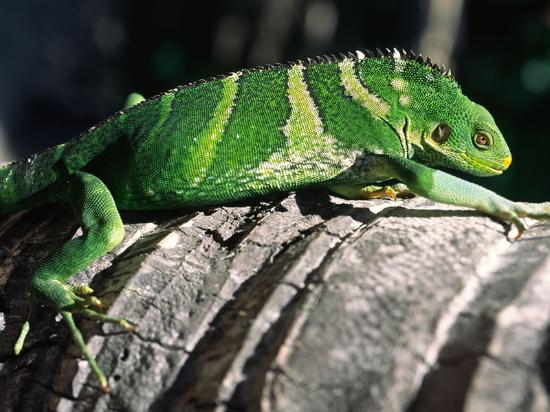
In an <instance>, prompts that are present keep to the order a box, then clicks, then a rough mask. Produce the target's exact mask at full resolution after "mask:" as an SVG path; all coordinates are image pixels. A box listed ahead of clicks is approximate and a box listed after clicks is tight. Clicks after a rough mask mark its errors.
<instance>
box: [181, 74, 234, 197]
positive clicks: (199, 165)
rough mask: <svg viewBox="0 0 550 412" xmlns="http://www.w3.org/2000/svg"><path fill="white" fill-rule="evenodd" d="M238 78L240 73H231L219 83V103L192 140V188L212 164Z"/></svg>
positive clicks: (189, 178)
mask: <svg viewBox="0 0 550 412" xmlns="http://www.w3.org/2000/svg"><path fill="white" fill-rule="evenodd" d="M239 76H240V72H239V73H233V74H231V75H230V76H228V77H226V78H225V79H223V80H222V81H221V82H222V96H221V99H220V102H219V103H218V105H217V106H216V109H215V110H214V114H213V115H212V118H211V119H210V121H209V122H208V125H207V126H206V128H205V129H204V130H203V131H202V132H201V133H200V134H199V135H198V136H197V137H196V138H195V139H194V140H195V143H194V145H193V151H192V154H191V156H190V158H189V160H188V163H187V173H188V181H189V182H190V183H191V184H192V186H194V187H197V186H199V185H200V183H201V182H202V181H203V180H204V178H205V177H206V173H207V172H208V169H209V168H210V166H211V165H212V163H213V162H214V157H215V156H216V146H217V144H218V143H219V141H220V139H221V138H222V136H223V131H224V130H225V126H226V125H227V122H228V121H229V117H230V116H231V113H232V112H233V108H234V107H235V97H236V96H237V88H238V85H237V80H238V78H239Z"/></svg>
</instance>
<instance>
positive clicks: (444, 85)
mask: <svg viewBox="0 0 550 412" xmlns="http://www.w3.org/2000/svg"><path fill="white" fill-rule="evenodd" d="M510 162H511V155H510V151H509V149H508V147H507V145H506V142H505V141H504V138H503V137H502V134H501V132H500V131H499V129H498V127H497V126H496V124H495V122H494V120H493V118H492V117H491V115H490V114H489V112H488V111H487V110H486V109H485V108H483V107H482V106H480V105H478V104H476V103H474V102H472V101H470V100H469V99H468V98H467V97H466V96H464V95H463V94H462V92H461V89H460V87H459V85H458V84H457V82H456V81H455V80H454V78H453V77H452V75H451V74H450V72H447V71H445V70H444V69H443V68H441V67H439V66H436V65H434V64H433V63H431V62H430V61H429V60H426V59H424V58H422V57H416V56H415V55H414V54H412V53H405V52H398V51H397V50H395V51H393V52H389V51H388V52H377V53H371V52H359V51H358V52H356V53H355V54H347V55H341V56H340V57H335V56H331V57H321V58H316V59H314V60H313V59H309V60H308V61H307V62H302V61H298V62H296V63H289V64H286V65H275V66H268V67H263V68H259V69H253V70H242V71H239V72H237V73H232V74H230V75H227V76H222V77H218V78H213V79H211V80H209V81H200V82H196V83H192V84H189V85H186V86H182V87H178V88H176V89H173V90H170V91H168V92H166V93H163V94H160V95H157V96H155V97H152V98H150V99H148V100H145V99H143V98H142V97H141V96H139V95H131V97H130V98H129V99H128V102H127V107H126V108H125V109H124V110H122V111H120V112H118V113H116V114H115V115H113V116H111V117H110V118H108V119H107V120H105V121H103V122H102V123H100V124H98V125H97V126H95V127H92V128H90V129H89V130H88V131H86V132H84V133H82V134H81V135H80V136H78V137H77V138H75V139H73V140H71V141H69V142H67V143H65V144H62V145H59V146H56V147H53V148H50V149H47V150H46V151H44V152H42V153H39V154H37V155H34V156H32V157H31V158H29V159H26V160H23V161H19V162H15V163H13V164H11V165H8V166H5V167H3V168H0V213H6V212H10V211H14V210H18V209H21V208H29V207H33V206H37V205H40V204H45V203H53V202H63V203H68V204H69V205H70V206H71V208H72V210H73V211H74V213H75V215H76V216H77V218H78V219H79V221H80V224H81V226H82V228H83V235H82V236H80V237H77V238H75V239H72V240H70V241H69V242H67V243H65V244H64V245H62V246H61V247H60V248H59V249H57V250H55V251H54V252H52V254H51V255H49V256H48V257H47V258H46V259H44V260H43V261H42V262H41V263H40V264H39V265H38V267H37V268H36V270H35V272H34V273H33V274H32V276H31V280H30V291H31V306H30V310H29V319H28V320H27V322H25V324H24V325H23V328H22V332H21V335H20V337H19V339H18V340H17V342H16V345H15V352H16V353H19V351H21V349H22V347H23V343H24V340H25V336H26V334H27V332H28V330H29V328H30V326H31V324H32V322H33V319H34V316H35V315H36V309H37V305H38V303H39V302H40V303H46V304H49V305H53V306H54V307H55V308H57V310H58V311H59V312H60V313H61V315H62V317H63V318H64V319H65V321H66V322H67V324H68V326H69V328H70V330H71V333H72V335H73V338H74V339H75V341H76V343H77V345H78V346H79V347H80V349H81V350H82V352H83V353H84V356H85V357H86V359H87V360H88V361H89V362H90V365H91V367H92V370H93V371H94V373H95V374H96V375H97V376H98V378H99V381H100V384H101V386H102V388H103V389H104V390H107V381H106V378H105V376H104V375H103V374H102V372H101V370H100V369H99V367H98V366H97V364H96V362H95V360H94V358H93V357H92V356H91V355H90V354H89V352H88V349H87V347H86V345H85V344H84V342H83V339H82V336H81V334H80V332H79V330H78V328H77V327H76V325H75V323H74V320H73V317H72V314H73V313H81V314H83V315H85V316H88V317H91V318H93V319H98V320H101V321H105V322H115V323H118V324H120V325H121V326H123V327H125V328H126V329H130V325H128V323H127V322H125V321H124V320H118V319H112V318H109V317H107V316H105V315H103V314H101V313H99V312H97V311H95V310H94V309H92V307H94V306H98V305H99V301H98V300H97V299H96V298H93V297H91V292H92V291H91V289H90V288H89V287H88V286H87V285H82V286H67V285H66V284H65V282H66V281H67V280H68V279H69V278H70V277H72V276H73V275H74V274H76V273H77V272H79V271H80V270H82V269H83V268H85V267H86V266H87V265H89V264H90V263H91V262H92V261H94V260H95V259H97V258H98V257H100V256H102V255H103V254H105V253H107V252H108V251H109V250H111V249H113V248H114V247H115V246H116V245H117V244H118V243H120V241H121V240H122V239H123V237H124V228H123V224H122V221H121V218H120V216H119V212H118V211H119V210H156V209H169V208H181V207H199V206H205V205H215V204H223V203H227V202H231V201H235V200H239V199H245V198H253V197H258V196H262V195H266V194H270V193H274V192H285V191H291V190H296V189H300V188H304V187H320V188H328V189H330V190H332V191H334V192H336V193H339V194H341V195H344V196H347V197H355V198H369V197H380V196H395V195H396V192H395V190H394V189H392V188H391V187H386V186H385V182H387V181H389V180H392V179H396V180H398V181H399V182H400V183H401V184H400V185H399V186H395V188H396V189H397V193H399V192H403V191H410V192H412V193H414V194H418V195H422V196H425V197H427V198H430V199H432V200H435V201H440V202H444V203H449V204H455V205H460V206H467V207H471V208H475V209H477V210H480V211H482V212H484V213H487V214H490V215H493V216H496V217H498V218H500V219H503V220H506V221H509V222H512V223H513V224H515V225H516V226H517V227H518V230H519V231H520V232H521V230H523V225H522V223H521V221H520V219H519V218H520V217H525V216H529V217H534V218H540V219H547V218H550V205H549V204H548V203H543V204H527V203H514V202H511V201H509V200H507V199H505V198H503V197H501V196H499V195H497V194H495V193H493V192H491V191H489V190H487V189H484V188H482V187H480V186H478V185H475V184H473V183H469V182H467V181H465V180H462V179H459V178H457V177H454V176H452V175H450V174H448V173H446V172H443V171H441V170H438V168H441V167H443V168H446V169H455V170H460V171H463V172H467V173H470V174H473V175H480V176H489V175H497V174H500V173H502V171H504V170H505V169H506V168H507V167H508V166H509V165H510ZM403 185H405V186H403Z"/></svg>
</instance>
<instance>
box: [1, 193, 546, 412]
mask: <svg viewBox="0 0 550 412" xmlns="http://www.w3.org/2000/svg"><path fill="white" fill-rule="evenodd" d="M124 218H125V220H126V221H129V222H131V223H128V224H127V225H126V230H127V236H126V239H125V241H124V243H123V244H122V245H121V246H120V247H119V248H118V249H117V250H116V251H115V252H114V253H112V254H110V255H109V256H107V257H105V258H104V259H102V260H101V261H100V262H98V263H97V264H96V265H94V267H93V268H91V269H90V270H88V271H87V272H86V273H83V274H81V275H79V279H78V280H79V281H84V280H88V279H91V278H92V277H93V281H92V286H93V287H94V288H95V289H96V291H97V292H98V295H99V296H100V297H101V298H102V299H103V300H104V301H105V302H106V303H107V304H108V307H109V309H108V312H109V313H110V314H111V315H113V316H117V317H125V318H127V319H128V320H129V321H131V322H132V323H134V324H135V325H136V332H135V333H134V334H132V335H128V334H126V333H122V332H120V331H119V330H118V329H117V328H116V327H112V326H110V325H105V326H101V325H98V324H96V323H94V322H92V321H87V320H81V321H80V323H79V324H80V325H81V327H82V329H83V330H84V331H85V334H86V335H87V340H88V344H89V346H90V348H91V350H92V352H93V353H95V354H97V359H98V362H99V364H100V365H101V366H102V368H103V369H104V371H105V373H106V374H107V375H108V376H109V385H110V387H111V393H110V395H102V394H101V392H100V391H99V390H98V389H97V382H96V380H95V378H94V376H93V375H91V374H90V369H89V367H88V365H87V363H86V362H85V361H83V360H82V359H81V357H80V354H79V353H78V351H77V350H76V348H75V347H74V345H73V344H72V342H71V340H70V338H69V336H68V332H67V330H66V328H65V326H64V325H63V324H62V323H61V322H58V323H56V321H55V317H54V314H53V313H52V312H51V311H48V310H46V309H45V310H44V313H45V315H47V316H43V317H42V318H41V320H40V321H39V322H38V324H37V325H36V327H35V328H34V329H33V331H32V332H31V334H30V337H29V339H28V341H27V344H26V346H25V351H24V353H23V354H22V355H21V356H20V357H17V358H16V357H13V356H11V355H10V348H11V346H12V345H13V343H14V341H15V338H16V335H17V333H18V330H19V327H20V326H21V323H22V321H23V320H24V317H25V313H26V308H27V307H26V292H25V282H26V279H27V278H28V275H29V273H30V271H31V270H32V267H33V265H34V264H35V263H36V261H37V260H38V259H40V258H41V257H42V256H44V255H45V254H46V253H47V252H48V251H49V250H51V248H52V247H53V246H55V244H57V243H59V242H60V241H62V240H64V239H67V238H68V237H70V236H71V235H72V232H73V231H74V228H75V222H74V220H73V219H72V217H71V214H70V212H68V211H67V210H66V209H62V208H54V209H45V208H42V209H39V210H34V211H27V212H20V213H19V214H15V215H12V216H10V217H8V218H5V219H4V221H3V222H2V223H1V224H0V245H2V248H1V250H0V253H1V254H2V255H1V256H2V257H1V262H2V264H1V266H0V290H1V292H0V410H2V411H42V410H59V411H107V410H117V411H145V410H153V411H167V410H183V411H195V410H200V411H210V410H219V411H223V410H235V411H239V410H245V411H258V410H262V411H285V412H288V411H316V412H321V411H377V410H383V411H409V412H412V411H442V410H445V411H458V410H466V411H499V412H500V411H519V410H522V411H544V410H548V409H549V408H550V406H549V405H550V404H549V400H548V393H549V389H550V358H549V357H548V351H549V342H550V340H549V334H548V332H549V330H550V260H549V257H550V225H549V224H537V225H535V226H533V227H531V228H530V230H528V231H527V232H526V233H525V234H524V236H523V237H522V238H521V239H520V240H519V241H515V242H510V241H508V240H507V238H506V230H507V228H506V227H505V226H504V225H502V224H501V223H499V222H497V221H494V220H492V219H490V218H488V217H485V216H482V215H480V214H478V213H476V212H473V211H469V210H464V209H460V208H456V207H449V206H444V205H439V204H438V205H434V204H432V203H430V202H428V201H426V200H424V199H420V198H417V199H411V200H406V201H402V202H401V201H400V202H397V203H392V202H389V201H347V200H342V199H338V198H334V197H329V196H328V195H326V194H314V193H301V194H297V195H291V196H289V197H281V198H277V199H272V200H269V201H265V202H254V203H249V204H241V205H236V206H231V207H220V208H214V209H211V210H207V211H201V212H193V213H190V214H189V213H188V214H183V213H181V212H179V213H170V214H168V213H155V214H149V215H136V214H126V215H125V216H124Z"/></svg>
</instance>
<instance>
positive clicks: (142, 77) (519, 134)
mask: <svg viewBox="0 0 550 412" xmlns="http://www.w3.org/2000/svg"><path fill="white" fill-rule="evenodd" d="M0 34H1V36H0V44H1V57H0V158H2V160H11V159H15V158H20V157H23V156H26V155H28V154H30V153H32V152H35V151H37V150H40V149H43V148H45V147H47V146H51V145H53V144H56V143H60V142H63V141H65V140H67V139H70V138H72V137H74V136H75V135H77V134H78V133H80V132H81V131H83V130H85V129H86V128H88V127H89V126H91V125H93V124H94V123H96V122H98V121H99V120H101V119H103V118H105V117H106V116H108V115H110V114H111V113H113V112H114V111H116V110H118V109H119V108H121V106H122V104H123V102H124V99H125V97H126V96H127V95H128V94H129V93H130V92H132V91H138V92H140V93H143V94H144V95H145V96H150V95H152V94H156V93H158V92H160V91H163V90H165V89H168V88H172V87H174V86H176V85H179V84H183V83H186V82H189V81H192V80H196V79H198V78H205V77H209V76H212V75H215V74H220V73H224V72H228V71H232V70H236V69H239V68H242V67H250V66H254V65H258V64H265V63H273V62H280V61H287V60H291V59H297V58H302V57H307V56H314V55H317V54H325V53H334V52H339V51H350V50H355V49H358V48H376V47H380V48H385V47H389V48H393V47H399V48H405V49H413V50H415V51H420V52H422V53H423V54H424V55H428V56H430V57H432V59H433V60H435V61H437V62H439V63H445V64H446V65H448V66H450V67H451V68H452V69H453V72H454V74H455V76H456V77H457V79H458V80H459V82H460V83H461V85H462V87H463V90H464V92H465V94H467V95H468V96H469V97H470V98H472V99H473V100H476V101H478V102H480V103H481V104H483V105H485V106H486V107H487V108H488V109H489V110H490V111H491V112H492V113H493V115H494V116H495V118H496V119H497V122H498V123H499V125H500V127H501V129H502V131H503V132H504V134H505V136H506V138H507V141H508V143H509V145H510V147H511V149H512V153H513V154H514V162H513V164H512V166H511V169H510V170H509V171H507V172H506V173H505V174H504V175H502V176H499V177H494V178H490V179H480V180H477V181H478V182H481V183H482V184H483V185H484V186H486V187H490V188H492V189H494V190H496V191H498V192H499V193H500V194H502V195H505V196H507V197H510V198H512V199H515V200H530V201H542V200H550V183H549V176H550V173H549V171H550V113H549V109H550V2H548V1H535V0H485V1H474V0H470V1H467V0H403V1H397V0H385V1H375V0H372V1H370V0H363V1H336V0H232V1H225V2H222V1H219V2H216V1H209V2H205V1H203V2H190V1H189V2H184V1H168V0H156V1H154V2H136V1H135V0H134V1H131V0H118V1H116V2H115V1H107V0H81V1H76V0H57V1H44V0H42V1H41V0H25V1H20V2H2V4H1V5H0Z"/></svg>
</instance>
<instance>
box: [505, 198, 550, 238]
mask: <svg viewBox="0 0 550 412" xmlns="http://www.w3.org/2000/svg"><path fill="white" fill-rule="evenodd" d="M512 205H513V206H512V207H510V208H507V209H505V210H502V211H499V212H498V213H496V215H497V216H498V217H500V218H501V219H503V220H507V221H509V222H511V223H512V224H513V225H514V226H515V227H516V228H517V232H518V233H517V235H516V236H515V237H514V240H517V239H519V238H520V237H521V235H522V234H523V232H524V231H525V225H524V224H523V222H522V221H521V220H520V218H522V217H528V218H531V219H537V220H544V219H550V202H545V203H524V202H513V203H512Z"/></svg>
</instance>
